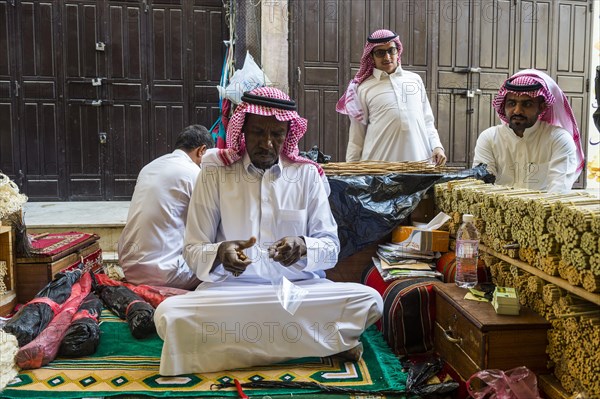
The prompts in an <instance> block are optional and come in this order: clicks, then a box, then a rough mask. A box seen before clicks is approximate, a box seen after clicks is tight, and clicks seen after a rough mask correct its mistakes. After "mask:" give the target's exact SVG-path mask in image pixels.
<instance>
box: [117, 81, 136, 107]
mask: <svg viewBox="0 0 600 399" xmlns="http://www.w3.org/2000/svg"><path fill="white" fill-rule="evenodd" d="M111 89H112V98H113V100H115V101H118V102H119V101H137V102H140V101H142V97H143V93H142V87H141V84H140V83H135V82H131V83H113V84H112V85H111Z"/></svg>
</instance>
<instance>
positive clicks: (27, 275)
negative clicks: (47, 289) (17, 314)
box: [16, 242, 102, 303]
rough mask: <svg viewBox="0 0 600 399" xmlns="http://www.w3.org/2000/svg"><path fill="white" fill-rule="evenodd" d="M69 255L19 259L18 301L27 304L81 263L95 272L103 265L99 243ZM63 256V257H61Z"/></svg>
mask: <svg viewBox="0 0 600 399" xmlns="http://www.w3.org/2000/svg"><path fill="white" fill-rule="evenodd" d="M68 252H69V253H66V254H60V255H58V256H57V255H54V256H52V257H46V258H39V257H38V258H17V266H16V271H17V273H16V274H17V300H18V303H27V302H28V301H30V300H31V299H33V297H34V296H35V295H36V294H37V293H38V292H39V291H40V290H41V289H42V288H44V286H46V284H48V283H49V282H50V281H52V279H53V278H54V275H55V274H56V273H58V272H60V271H62V270H67V269H70V268H73V267H76V266H77V265H78V264H79V263H80V262H81V261H83V263H84V264H86V265H88V266H92V269H93V270H97V269H98V268H99V267H101V264H102V250H101V249H100V244H99V243H98V242H92V243H88V244H87V246H85V247H82V248H78V249H76V250H75V251H72V250H70V251H68ZM61 255H62V256H61Z"/></svg>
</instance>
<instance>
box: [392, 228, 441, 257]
mask: <svg viewBox="0 0 600 399" xmlns="http://www.w3.org/2000/svg"><path fill="white" fill-rule="evenodd" d="M408 238H410V239H411V241H413V240H417V241H416V244H418V245H419V247H420V250H421V251H433V252H448V243H449V240H450V233H448V232H447V231H441V230H423V229H420V228H418V227H414V226H398V227H396V228H395V229H394V230H393V231H392V242H393V243H396V244H398V243H401V242H403V241H406V240H407V239H408Z"/></svg>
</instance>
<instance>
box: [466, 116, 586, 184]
mask: <svg viewBox="0 0 600 399" xmlns="http://www.w3.org/2000/svg"><path fill="white" fill-rule="evenodd" d="M575 151H576V148H575V143H574V142H573V138H572V137H571V134H570V133H569V132H567V131H566V130H564V129H562V128H560V127H557V126H553V125H550V124H548V123H546V122H544V121H539V120H538V121H537V122H536V123H535V125H533V126H532V127H530V128H528V129H525V131H524V132H523V137H519V136H517V135H516V134H515V133H514V132H513V130H512V129H511V128H510V127H508V125H506V124H502V125H498V126H493V127H490V128H489V129H486V130H484V131H483V132H482V133H481V135H480V136H479V138H478V139H477V145H476V146H475V157H474V158H473V166H477V165H479V164H480V163H484V164H487V168H488V171H489V172H490V173H492V174H493V175H495V176H496V184H499V185H506V186H512V187H518V188H528V189H531V190H541V191H548V192H552V193H565V192H568V191H569V190H571V188H572V187H573V183H574V182H575V180H577V177H578V176H579V172H577V155H576V152H575Z"/></svg>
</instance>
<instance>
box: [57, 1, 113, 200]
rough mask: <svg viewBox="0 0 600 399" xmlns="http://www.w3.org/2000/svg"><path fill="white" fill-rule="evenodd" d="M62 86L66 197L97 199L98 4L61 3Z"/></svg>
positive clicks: (101, 124) (100, 111)
mask: <svg viewBox="0 0 600 399" xmlns="http://www.w3.org/2000/svg"><path fill="white" fill-rule="evenodd" d="M63 7H64V8H63V13H62V16H63V27H64V30H63V39H64V41H63V44H62V46H63V49H64V65H65V67H64V86H65V129H64V135H65V144H66V145H65V148H66V153H65V159H66V163H67V176H68V177H67V185H68V197H69V198H70V199H72V200H101V199H102V198H103V196H104V192H105V190H106V181H105V174H104V165H105V162H106V159H105V157H106V153H107V150H106V148H107V146H108V145H110V144H109V141H108V139H106V140H105V138H104V137H103V136H101V134H102V133H104V132H106V128H107V123H106V112H105V108H106V107H107V106H109V105H110V104H109V103H108V102H107V100H106V98H105V93H104V87H103V85H97V84H95V83H94V81H95V79H98V78H102V77H104V76H106V73H105V71H106V60H105V52H106V51H107V43H106V39H105V34H104V29H103V27H102V23H101V21H102V18H103V9H102V6H101V3H100V2H96V1H89V0H88V1H83V0H77V1H74V0H68V1H65V3H64V6H63Z"/></svg>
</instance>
